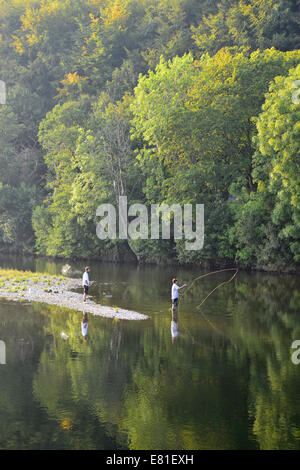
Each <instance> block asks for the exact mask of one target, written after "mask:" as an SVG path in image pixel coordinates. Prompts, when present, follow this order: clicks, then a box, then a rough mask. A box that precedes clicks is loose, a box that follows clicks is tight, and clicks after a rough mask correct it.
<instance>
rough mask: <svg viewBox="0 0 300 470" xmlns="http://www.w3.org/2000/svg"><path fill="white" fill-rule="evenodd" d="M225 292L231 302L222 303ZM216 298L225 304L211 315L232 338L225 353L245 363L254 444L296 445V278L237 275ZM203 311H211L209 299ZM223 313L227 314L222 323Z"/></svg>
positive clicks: (299, 333) (299, 331)
mask: <svg viewBox="0 0 300 470" xmlns="http://www.w3.org/2000/svg"><path fill="white" fill-rule="evenodd" d="M243 278H245V280H244V279H243ZM243 281H244V282H243ZM228 291H230V295H229V298H230V299H234V303H233V302H232V301H230V300H227V301H226V299H225V296H226V295H227V296H228V293H229V292H228ZM195 295H196V294H195ZM216 297H217V298H216V299H215V305H222V304H223V305H226V309H225V311H224V308H223V310H222V316H221V318H220V319H218V315H214V317H213V318H214V322H215V323H216V324H217V325H218V324H220V325H221V327H220V328H219V329H222V331H223V332H224V334H225V336H226V337H227V338H231V345H230V346H229V347H228V348H227V354H228V357H230V360H232V361H234V362H235V363H236V365H238V363H239V362H240V361H241V360H242V361H243V362H244V363H245V361H247V362H248V364H249V396H248V400H249V416H250V419H252V420H253V426H252V430H253V433H254V435H255V438H256V439H257V442H258V446H259V447H260V448H261V449H286V448H292V449H296V448H299V422H300V416H299V415H300V407H299V400H298V401H297V394H296V390H299V385H300V383H299V380H300V378H299V370H297V367H296V366H295V365H294V364H293V363H292V362H291V349H290V348H291V343H292V341H293V340H294V339H296V338H298V337H300V323H299V320H298V319H297V315H298V312H299V307H300V297H299V289H298V286H297V279H296V278H295V277H291V276H289V277H282V276H281V277H277V276H266V275H264V276H262V275H258V274H257V275H252V276H251V277H249V276H246V275H240V278H239V282H236V283H235V285H231V286H228V288H227V291H226V292H225V290H224V291H222V292H221V291H219V292H218V293H217V296H216ZM222 297H223V298H222ZM204 310H205V311H208V312H210V313H212V302H211V303H210V304H208V305H206V308H205V309H204ZM224 313H227V314H230V315H231V316H232V321H231V322H227V326H226V324H225V323H224ZM236 348H237V349H236Z"/></svg>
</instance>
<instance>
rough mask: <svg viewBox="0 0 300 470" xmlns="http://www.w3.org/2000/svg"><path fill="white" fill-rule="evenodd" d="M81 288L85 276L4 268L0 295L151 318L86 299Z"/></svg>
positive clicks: (96, 312)
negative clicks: (78, 290)
mask: <svg viewBox="0 0 300 470" xmlns="http://www.w3.org/2000/svg"><path fill="white" fill-rule="evenodd" d="M80 287H81V279H72V278H66V277H64V276H50V275H48V274H41V273H33V272H31V271H18V270H14V269H13V270H7V269H1V268H0V298H1V297H2V298H6V299H8V300H12V301H15V302H24V301H28V302H41V303H46V304H49V305H57V306H59V307H65V308H69V309H72V310H78V311H79V312H83V311H84V312H86V313H91V314H93V315H98V316H101V317H106V318H117V319H119V320H146V319H148V318H149V317H148V316H147V315H143V314H141V313H138V312H134V311H131V310H125V309H122V308H119V307H108V306H104V305H100V304H96V303H95V302H93V301H92V300H91V297H90V296H88V298H87V301H86V302H83V299H82V294H79V293H77V292H73V290H74V289H78V288H80Z"/></svg>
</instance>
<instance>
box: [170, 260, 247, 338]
mask: <svg viewBox="0 0 300 470" xmlns="http://www.w3.org/2000/svg"><path fill="white" fill-rule="evenodd" d="M228 271H235V272H234V274H233V276H231V278H230V279H229V280H228V281H223V282H221V283H220V284H218V285H217V286H216V287H215V288H214V289H212V290H211V291H210V292H209V294H208V295H207V296H206V297H205V298H204V299H203V300H202V302H201V303H200V304H199V305H197V307H196V309H197V310H198V309H200V307H201V306H202V305H203V304H204V302H205V301H206V300H207V299H208V297H210V296H211V295H212V294H213V293H214V292H215V291H216V290H217V289H218V288H219V287H221V286H223V285H225V284H229V283H230V282H231V281H233V279H234V278H235V277H236V276H237V274H238V272H239V270H238V269H237V268H228V269H221V270H218V271H211V272H209V273H206V274H201V275H200V276H198V277H196V278H195V279H194V280H193V282H192V283H191V285H190V286H189V287H188V289H187V290H186V291H185V293H184V294H183V295H182V296H181V297H183V296H184V295H185V294H186V293H187V292H188V291H189V290H190V289H191V288H192V286H193V285H194V283H195V282H197V281H198V280H199V279H203V278H204V277H207V276H211V275H212V274H218V273H222V272H228ZM180 301H181V298H180V299H179V302H178V313H179V306H180ZM201 314H202V315H203V317H204V318H205V320H206V321H207V323H208V324H209V325H210V326H211V327H212V328H213V329H214V330H216V331H218V332H219V333H221V334H223V335H224V332H221V331H220V330H219V329H218V328H216V327H215V326H214V324H213V323H212V322H211V321H210V320H208V318H206V316H205V315H204V313H203V312H201ZM184 330H185V331H187V332H188V334H189V336H190V337H191V338H192V341H193V343H195V342H197V341H195V338H194V337H193V336H192V335H191V333H190V331H189V330H188V329H187V328H186V327H184ZM234 346H235V345H234Z"/></svg>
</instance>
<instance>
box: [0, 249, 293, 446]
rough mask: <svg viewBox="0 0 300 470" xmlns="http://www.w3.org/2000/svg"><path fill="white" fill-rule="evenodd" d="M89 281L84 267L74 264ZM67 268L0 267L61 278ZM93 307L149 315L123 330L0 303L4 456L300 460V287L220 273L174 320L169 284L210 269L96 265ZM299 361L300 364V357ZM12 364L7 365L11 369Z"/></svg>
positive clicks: (284, 278) (17, 260) (288, 279)
mask: <svg viewBox="0 0 300 470" xmlns="http://www.w3.org/2000/svg"><path fill="white" fill-rule="evenodd" d="M68 263H69V264H70V266H71V268H72V271H71V273H72V277H80V276H81V274H82V271H83V268H84V266H83V265H82V262H80V261H76V262H68ZM65 264H66V262H65V261H49V260H46V259H45V258H31V257H27V258H26V257H18V256H5V257H4V256H3V255H1V257H0V266H1V267H3V268H8V267H9V268H17V269H30V270H33V271H40V272H43V271H45V272H48V273H50V274H58V273H61V270H62V268H63V266H64V265H65ZM90 267H91V273H90V278H91V279H92V280H94V281H96V282H95V283H94V284H93V286H92V287H91V289H90V294H91V296H92V297H93V299H94V300H95V301H97V302H100V303H101V304H104V305H113V306H119V307H123V308H127V309H132V310H135V311H137V312H141V313H144V314H147V315H149V317H150V318H149V320H144V321H120V320H110V319H105V318H101V317H93V316H92V315H88V334H87V339H86V340H85V339H84V337H83V335H82V330H81V320H82V314H81V313H80V312H76V311H71V310H67V309H62V308H59V307H56V306H47V305H45V304H29V303H14V302H9V301H7V300H5V299H2V300H0V341H1V342H2V345H5V363H3V364H0V448H1V449H107V450H110V449H116V450H117V449H132V450H140V449H151V450H152V449H156V450H159V449H166V450H172V449H177V450H181V449H186V450H187V449H193V450H194V449H299V448H300V364H299V365H297V364H296V363H294V362H295V361H294V362H293V361H292V353H293V349H292V348H291V345H292V343H293V342H294V341H295V340H300V282H299V277H297V276H292V275H272V274H263V273H246V272H239V273H238V275H237V276H236V278H235V279H234V280H233V281H232V282H231V283H230V284H227V285H224V286H221V287H220V288H219V289H217V290H216V291H215V292H214V293H213V294H212V295H211V296H210V297H209V298H208V299H207V301H206V302H205V303H204V304H203V305H202V307H201V309H197V306H198V305H199V304H200V303H201V301H202V300H203V299H204V298H205V297H206V295H207V294H208V293H209V292H210V291H211V290H212V289H214V287H216V286H217V285H218V284H219V283H221V282H223V281H226V280H228V279H229V278H230V277H231V275H232V273H228V272H227V273H220V274H217V275H213V276H209V277H207V278H204V279H202V280H201V279H200V280H199V281H197V282H195V284H194V285H193V287H192V288H191V289H189V290H188V292H187V293H186V295H185V296H184V297H183V299H182V301H181V302H180V306H179V310H178V314H177V316H175V317H173V319H172V314H171V310H170V289H171V279H172V278H173V277H174V276H176V277H177V278H178V280H179V285H181V284H184V283H187V284H189V285H190V283H191V281H192V280H193V279H195V278H196V277H197V276H199V275H200V274H201V270H199V269H196V268H195V269H191V268H174V267H171V266H136V265H135V264H122V265H117V264H110V263H99V262H97V263H96V262H95V263H93V262H91V263H90ZM299 357H300V354H299ZM2 362H4V361H2Z"/></svg>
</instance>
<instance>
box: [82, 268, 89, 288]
mask: <svg viewBox="0 0 300 470" xmlns="http://www.w3.org/2000/svg"><path fill="white" fill-rule="evenodd" d="M82 285H83V286H89V285H90V281H89V273H87V272H86V271H85V272H84V273H83V276H82Z"/></svg>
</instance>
